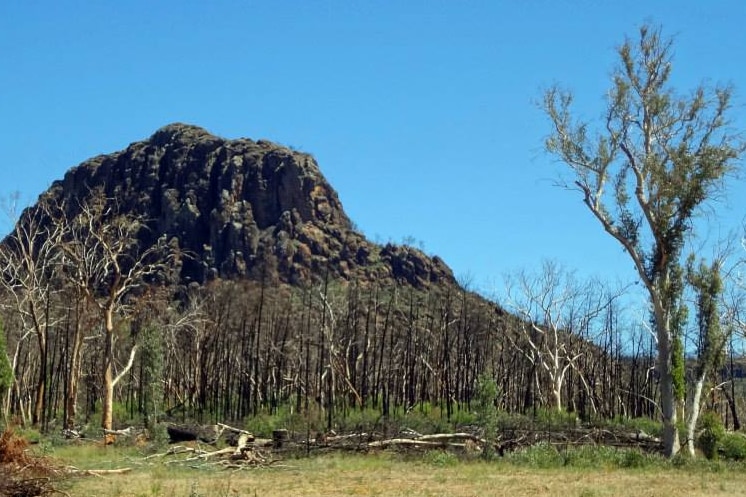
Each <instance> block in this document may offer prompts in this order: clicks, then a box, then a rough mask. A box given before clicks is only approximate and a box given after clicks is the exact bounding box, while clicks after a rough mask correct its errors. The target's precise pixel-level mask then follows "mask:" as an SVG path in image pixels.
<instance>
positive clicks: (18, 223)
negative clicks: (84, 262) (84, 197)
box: [0, 197, 61, 426]
mask: <svg viewBox="0 0 746 497" xmlns="http://www.w3.org/2000/svg"><path fill="white" fill-rule="evenodd" d="M15 206H16V202H15V200H13V199H11V200H10V202H8V203H7V204H6V205H5V214H6V215H7V217H8V219H9V220H11V221H12V222H14V223H15V224H14V228H13V230H12V231H11V233H10V234H9V235H8V236H7V237H6V238H5V240H4V241H3V243H2V244H0V268H2V273H3V274H2V277H0V286H2V287H3V288H4V289H5V290H6V291H7V294H8V295H9V297H10V301H9V302H10V303H9V305H10V307H11V308H12V310H13V312H16V313H17V314H18V316H19V321H20V323H21V325H22V327H23V330H21V335H23V336H25V334H26V331H31V332H32V333H33V335H34V336H36V343H37V346H38V353H39V365H40V367H39V371H38V376H37V378H38V379H37V383H36V391H35V393H34V398H35V401H34V408H33V411H32V423H33V424H34V425H35V426H38V425H39V424H40V423H41V420H42V418H43V413H44V409H45V399H46V390H47V376H48V371H47V365H48V360H47V355H48V344H47V336H48V331H49V328H50V327H51V326H52V325H53V324H54V319H55V318H54V314H53V309H52V306H53V294H54V292H55V291H57V288H55V283H54V279H55V277H57V276H58V275H57V274H56V264H57V263H58V261H59V258H60V251H59V243H60V235H61V228H60V227H59V226H57V225H54V224H51V223H48V222H46V219H48V213H49V199H47V198H44V197H43V198H41V199H40V200H39V202H38V203H37V205H36V206H35V207H34V208H29V209H26V210H24V211H23V213H22V214H20V216H19V214H18V212H17V209H16V207H15Z"/></svg>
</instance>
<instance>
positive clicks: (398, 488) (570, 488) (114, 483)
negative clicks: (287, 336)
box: [52, 447, 746, 497]
mask: <svg viewBox="0 0 746 497" xmlns="http://www.w3.org/2000/svg"><path fill="white" fill-rule="evenodd" d="M74 450H75V449H74V448H71V449H64V450H61V451H59V453H58V454H52V455H53V457H55V458H57V459H59V460H61V461H63V462H68V463H71V464H72V462H73V461H76V460H77V462H78V467H81V468H84V467H88V468H116V467H125V466H127V467H132V468H133V471H132V472H131V473H127V474H121V475H107V476H103V477H93V476H87V477H81V478H76V479H74V480H71V481H68V482H66V483H64V484H63V486H62V489H63V490H64V491H65V492H67V493H68V494H69V495H71V496H91V495H97V496H120V497H124V496H142V497H145V496H173V497H182V496H183V497H198V496H199V497H207V496H257V497H272V496H431V497H434V496H501V495H505V496H535V495H542V496H561V497H574V496H579V497H592V496H635V497H643V496H668V495H686V496H726V495H727V496H732V495H746V472H744V470H743V469H744V468H743V466H737V467H734V468H731V467H729V466H727V465H698V464H687V465H683V466H680V467H677V466H675V465H671V464H667V463H666V464H654V465H646V466H645V467H644V468H628V469H624V468H614V467H609V466H607V465H604V464H599V465H598V467H589V466H588V465H585V466H584V467H552V468H541V467H532V466H531V465H527V464H525V463H521V464H518V463H515V462H510V461H507V460H497V461H494V462H485V461H482V460H471V461H459V460H457V459H455V458H449V457H444V458H443V457H438V456H437V455H436V457H424V458H418V459H412V458H409V459H403V458H402V457H401V456H398V455H395V454H385V453H384V454H374V455H371V454H369V455H358V454H336V455H327V456H319V457H313V458H308V459H290V460H286V461H281V462H280V463H279V464H276V465H273V466H271V467H267V468H253V469H242V470H238V471H231V470H224V469H205V468H190V467H184V466H181V465H167V464H164V462H163V461H161V460H158V461H152V460H151V461H144V460H143V458H142V457H140V456H138V455H137V454H135V453H132V452H124V453H123V452H121V451H118V450H117V449H112V448H103V447H96V448H85V449H83V452H84V453H85V454H84V456H81V455H80V454H78V455H75V454H74V452H73V451H74Z"/></svg>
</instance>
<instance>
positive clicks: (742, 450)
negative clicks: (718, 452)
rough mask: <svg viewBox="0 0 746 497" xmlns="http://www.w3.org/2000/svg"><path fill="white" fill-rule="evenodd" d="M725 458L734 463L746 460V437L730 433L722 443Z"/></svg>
mask: <svg viewBox="0 0 746 497" xmlns="http://www.w3.org/2000/svg"><path fill="white" fill-rule="evenodd" d="M721 445H722V449H723V457H725V458H726V459H729V460H732V461H743V460H745V459H746V437H745V436H743V435H742V434H741V433H728V434H726V435H725V436H724V437H723V439H722V441H721Z"/></svg>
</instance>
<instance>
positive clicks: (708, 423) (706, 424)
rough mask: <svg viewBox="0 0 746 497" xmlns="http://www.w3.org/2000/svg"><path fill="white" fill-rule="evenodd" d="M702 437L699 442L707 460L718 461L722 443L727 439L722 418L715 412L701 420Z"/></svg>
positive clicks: (703, 416)
mask: <svg viewBox="0 0 746 497" xmlns="http://www.w3.org/2000/svg"><path fill="white" fill-rule="evenodd" d="M699 423H700V430H701V432H700V435H699V438H698V440H697V442H698V444H699V448H700V449H702V452H703V453H704V455H705V457H706V458H707V459H717V458H718V449H719V448H720V443H721V442H722V441H723V439H724V438H725V428H724V427H723V422H722V421H721V420H720V416H718V415H717V414H715V413H714V412H706V413H704V414H703V415H702V418H701V419H700V422H699Z"/></svg>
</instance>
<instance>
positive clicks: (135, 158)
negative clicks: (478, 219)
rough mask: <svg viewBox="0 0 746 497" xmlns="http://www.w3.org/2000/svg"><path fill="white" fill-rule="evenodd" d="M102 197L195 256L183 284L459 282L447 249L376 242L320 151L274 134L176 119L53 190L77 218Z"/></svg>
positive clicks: (93, 161)
mask: <svg viewBox="0 0 746 497" xmlns="http://www.w3.org/2000/svg"><path fill="white" fill-rule="evenodd" d="M95 195H98V196H100V197H102V198H103V199H104V201H105V202H107V203H109V204H110V206H111V208H110V209H108V210H107V212H127V213H131V214H136V215H138V216H142V217H143V218H144V219H146V220H147V224H148V226H149V228H150V230H149V232H150V233H153V234H155V235H156V236H157V237H161V236H164V235H165V236H166V237H167V238H168V239H169V240H170V241H171V243H177V244H178V245H179V247H180V249H181V250H183V251H184V252H185V253H187V254H190V256H189V257H187V258H186V259H185V260H184V262H183V265H182V267H181V274H180V277H181V280H182V281H183V282H197V283H204V282H206V281H210V280H212V279H215V278H224V279H231V278H260V277H266V276H270V277H271V278H274V279H276V280H278V281H283V282H287V283H291V284H298V283H302V282H308V281H313V280H318V279H321V278H324V277H326V276H329V277H333V278H342V279H346V280H356V281H359V282H365V281H384V280H392V281H396V282H399V283H405V284H409V285H412V286H414V287H416V288H426V287H428V286H430V285H433V284H436V285H439V284H451V283H455V280H454V277H453V274H452V272H451V270H450V269H449V268H448V266H447V265H446V264H445V263H444V262H443V261H442V260H441V259H440V258H438V257H432V258H430V257H428V256H426V255H425V254H423V253H422V252H421V251H419V250H417V249H415V248H412V247H408V246H397V245H392V244H388V245H386V246H379V245H376V244H374V243H371V242H370V241H368V240H367V239H366V238H365V237H364V236H363V235H362V234H361V233H359V232H358V231H357V230H355V229H354V227H353V224H352V223H351V221H350V219H349V218H348V217H347V215H346V214H345V212H344V210H343V208H342V204H341V203H340V201H339V197H338V195H337V192H336V191H335V190H334V188H332V186H331V185H330V184H329V183H328V182H327V181H326V179H325V178H324V176H323V175H322V173H321V171H320V170H319V166H318V164H317V163H316V161H315V160H314V158H313V157H311V156H310V155H309V154H306V153H302V152H298V151H295V150H292V149H289V148H287V147H284V146H280V145H277V144H274V143H271V142H268V141H264V140H259V141H253V140H251V139H247V138H242V139H236V140H227V139H223V138H220V137H217V136H214V135H212V134H210V133H209V132H207V131H206V130H204V129H202V128H199V127H196V126H192V125H187V124H178V123H177V124H170V125H168V126H165V127H163V128H161V129H159V130H157V131H156V132H155V133H154V134H153V135H152V136H151V137H150V138H148V139H147V140H144V141H139V142H136V143H132V144H131V145H129V146H128V147H127V148H126V149H125V150H122V151H120V152H115V153H112V154H108V155H101V156H98V157H94V158H92V159H90V160H87V161H85V162H83V163H82V164H80V165H79V166H77V167H74V168H72V169H71V170H70V171H68V172H67V174H66V175H65V177H64V179H62V180H59V181H56V182H55V183H53V184H52V186H51V187H50V189H49V190H48V191H47V192H45V194H44V195H43V196H48V197H51V198H52V199H54V200H55V201H57V202H58V203H64V205H67V206H69V207H70V208H71V209H72V210H70V212H68V215H70V216H74V215H75V206H80V205H84V204H86V203H87V202H89V201H90V200H91V197H92V196H95ZM153 239H154V236H151V237H150V238H147V237H145V238H144V239H143V240H142V243H146V244H147V243H152V241H153Z"/></svg>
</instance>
